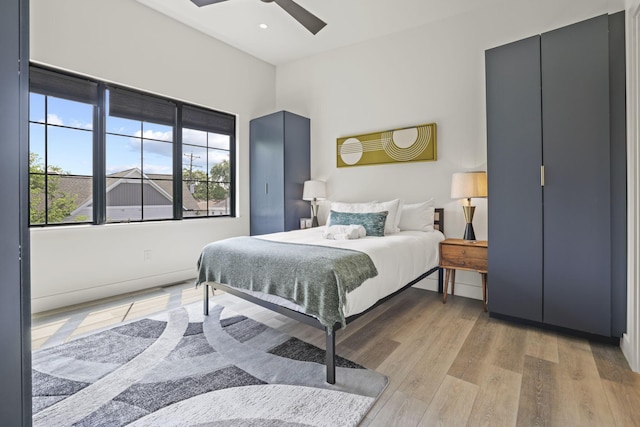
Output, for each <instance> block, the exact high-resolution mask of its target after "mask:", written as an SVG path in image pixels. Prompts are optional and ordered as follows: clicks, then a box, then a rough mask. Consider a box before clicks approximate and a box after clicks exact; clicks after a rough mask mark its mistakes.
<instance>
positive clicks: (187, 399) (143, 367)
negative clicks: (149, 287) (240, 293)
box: [33, 303, 387, 427]
mask: <svg viewBox="0 0 640 427" xmlns="http://www.w3.org/2000/svg"><path fill="white" fill-rule="evenodd" d="M337 359H338V360H337V361H336V366H337V369H336V384H335V385H329V384H327V383H326V382H325V367H324V364H323V361H324V351H323V350H320V349H318V348H317V347H314V346H312V345H310V344H307V343H305V342H303V341H300V340H298V339H296V338H292V337H290V336H288V335H286V334H283V333H281V332H278V331H276V330H274V329H272V328H269V327H267V326H265V325H263V324H261V323H258V322H256V321H254V320H251V319H248V318H246V317H244V316H239V315H237V314H236V313H233V312H231V311H230V310H228V309H225V308H224V307H222V306H219V305H214V306H212V308H211V309H210V315H209V316H208V317H205V316H203V315H202V305H201V304H200V303H198V304H194V305H190V306H187V307H183V308H179V309H176V310H172V311H168V312H165V313H162V314H159V315H156V316H152V317H149V318H146V319H143V320H138V321H135V322H132V323H128V324H123V325H121V326H117V327H114V328H112V329H109V330H106V331H102V332H98V333H95V334H93V335H89V336H86V337H83V338H79V339H77V340H75V341H72V342H69V343H66V344H63V345H60V346H58V347H52V348H48V349H46V350H41V351H37V352H34V354H33V414H34V415H33V425H34V426H47V427H51V426H92V427H93V426H110V427H112V426H125V425H127V426H163V427H166V426H199V427H205V426H207V427H208V426H211V427H213V426H283V427H288V426H332V427H333V426H354V425H357V424H358V423H359V422H360V421H361V420H362V418H364V416H365V415H366V413H367V411H368V410H369V408H370V407H371V406H372V405H373V403H374V402H375V401H376V399H377V398H378V397H379V396H380V393H382V391H383V390H384V388H385V387H386V385H387V378H386V377H385V376H383V375H381V374H378V373H377V372H374V371H371V370H368V369H364V368H362V367H361V366H359V365H357V364H355V363H353V362H350V361H348V360H346V359H342V358H337Z"/></svg>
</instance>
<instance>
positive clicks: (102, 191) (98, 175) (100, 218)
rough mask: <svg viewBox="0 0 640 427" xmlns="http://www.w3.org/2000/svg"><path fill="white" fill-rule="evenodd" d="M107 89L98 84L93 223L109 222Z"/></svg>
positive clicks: (95, 111) (94, 121)
mask: <svg viewBox="0 0 640 427" xmlns="http://www.w3.org/2000/svg"><path fill="white" fill-rule="evenodd" d="M105 91H106V87H105V84H104V83H98V102H97V105H96V106H94V108H93V123H94V127H93V223H94V224H104V223H105V222H106V221H107V208H106V206H107V176H106V175H107V172H106V133H105V129H106V126H105V116H106V114H105V111H106V101H105Z"/></svg>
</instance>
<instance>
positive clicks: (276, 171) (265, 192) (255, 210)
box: [250, 113, 284, 235]
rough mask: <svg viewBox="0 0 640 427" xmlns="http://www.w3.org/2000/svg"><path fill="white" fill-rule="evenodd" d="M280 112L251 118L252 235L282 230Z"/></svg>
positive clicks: (282, 164)
mask: <svg viewBox="0 0 640 427" xmlns="http://www.w3.org/2000/svg"><path fill="white" fill-rule="evenodd" d="M283 123H284V121H283V115H282V114H281V113H274V114H270V115H268V116H264V117H260V118H258V119H254V120H252V121H251V128H250V140H251V146H250V163H251V172H250V173H251V189H250V190H251V234H252V235H255V234H266V233H275V232H278V231H284V188H283V185H284V184H283V179H284V178H283V174H284V153H283V144H284V134H283Z"/></svg>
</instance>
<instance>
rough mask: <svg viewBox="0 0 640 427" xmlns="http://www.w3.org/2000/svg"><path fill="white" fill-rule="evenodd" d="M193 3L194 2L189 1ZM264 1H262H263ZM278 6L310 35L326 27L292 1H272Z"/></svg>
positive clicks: (324, 23)
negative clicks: (309, 32)
mask: <svg viewBox="0 0 640 427" xmlns="http://www.w3.org/2000/svg"><path fill="white" fill-rule="evenodd" d="M191 1H194V0H191ZM263 1H264V0H263ZM273 1H274V2H275V3H277V4H278V6H280V7H281V8H283V9H284V10H285V12H287V13H288V14H289V15H291V16H293V18H294V19H295V20H296V21H298V22H299V23H301V24H302V25H303V26H304V27H305V28H306V29H307V30H309V31H311V33H312V34H314V35H315V34H317V33H318V31H320V30H321V29H323V28H324V26H325V25H327V23H326V22H324V21H323V20H322V19H320V18H318V17H317V16H315V15H314V14H313V13H311V12H309V11H308V10H307V9H305V8H304V7H302V6H300V5H299V4H298V3H296V2H294V1H293V0H273Z"/></svg>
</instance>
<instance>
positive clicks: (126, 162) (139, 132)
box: [106, 88, 176, 222]
mask: <svg viewBox="0 0 640 427" xmlns="http://www.w3.org/2000/svg"><path fill="white" fill-rule="evenodd" d="M107 111H108V115H107V122H106V179H107V182H106V188H107V217H106V219H107V222H121V221H142V220H150V219H172V218H173V151H174V147H173V144H174V141H173V139H174V138H173V134H174V124H175V121H176V117H175V116H176V105H175V103H172V102H169V101H164V100H160V99H157V98H152V97H148V96H144V95H141V94H137V93H133V92H129V91H125V90H119V89H117V88H110V89H108V90H107Z"/></svg>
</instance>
